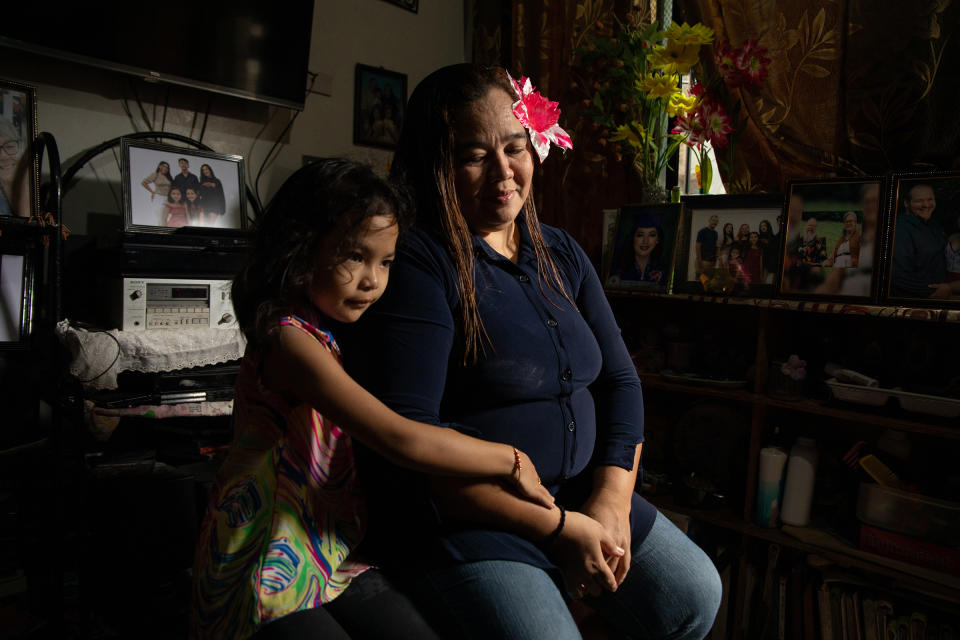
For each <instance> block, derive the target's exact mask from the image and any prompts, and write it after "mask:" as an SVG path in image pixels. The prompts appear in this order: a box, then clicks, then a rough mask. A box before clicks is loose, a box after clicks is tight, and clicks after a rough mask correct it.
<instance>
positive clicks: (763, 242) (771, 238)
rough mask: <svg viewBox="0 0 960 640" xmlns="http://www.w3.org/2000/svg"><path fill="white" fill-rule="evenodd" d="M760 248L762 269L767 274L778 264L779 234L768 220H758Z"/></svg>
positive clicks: (774, 270) (774, 269) (774, 271)
mask: <svg viewBox="0 0 960 640" xmlns="http://www.w3.org/2000/svg"><path fill="white" fill-rule="evenodd" d="M759 229H760V248H761V249H763V270H764V271H765V272H766V274H767V276H769V275H770V274H771V273H776V272H777V267H778V266H780V242H779V239H780V234H778V233H774V232H773V226H772V225H771V224H770V221H769V220H761V221H760V226H759Z"/></svg>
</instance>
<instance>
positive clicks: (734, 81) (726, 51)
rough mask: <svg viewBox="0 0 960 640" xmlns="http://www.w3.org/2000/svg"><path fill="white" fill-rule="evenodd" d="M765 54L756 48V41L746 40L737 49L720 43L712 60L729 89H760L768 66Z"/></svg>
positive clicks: (759, 48) (725, 43) (765, 52)
mask: <svg viewBox="0 0 960 640" xmlns="http://www.w3.org/2000/svg"><path fill="white" fill-rule="evenodd" d="M766 54H767V50H766V49H764V48H762V47H759V46H757V41H756V40H747V41H746V42H745V43H744V44H743V46H742V47H740V48H739V49H734V48H733V47H731V46H730V43H728V42H721V43H719V44H718V45H717V46H716V48H715V53H714V60H715V61H716V63H717V70H718V71H719V72H720V76H721V77H723V81H724V82H725V83H726V84H727V86H728V87H730V88H731V89H735V88H737V87H761V86H763V81H764V78H766V76H767V67H768V66H770V58H768V57H767V55H766Z"/></svg>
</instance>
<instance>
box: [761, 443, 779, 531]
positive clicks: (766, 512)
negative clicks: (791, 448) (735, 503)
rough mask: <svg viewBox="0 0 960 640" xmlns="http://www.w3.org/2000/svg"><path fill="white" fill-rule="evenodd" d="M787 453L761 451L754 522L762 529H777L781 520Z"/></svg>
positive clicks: (767, 448) (773, 450)
mask: <svg viewBox="0 0 960 640" xmlns="http://www.w3.org/2000/svg"><path fill="white" fill-rule="evenodd" d="M786 464H787V452H786V451H784V450H783V449H781V448H780V447H764V448H763V449H760V463H759V465H758V467H759V468H758V472H757V508H756V511H755V513H754V517H753V518H754V522H756V523H757V524H758V525H760V526H761V527H775V526H777V521H778V520H779V519H780V502H781V498H780V493H781V491H782V490H783V469H784V467H785V466H786Z"/></svg>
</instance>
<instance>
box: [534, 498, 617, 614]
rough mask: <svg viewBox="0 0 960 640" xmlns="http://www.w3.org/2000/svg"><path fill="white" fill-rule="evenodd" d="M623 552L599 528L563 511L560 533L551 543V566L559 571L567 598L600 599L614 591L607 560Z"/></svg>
mask: <svg viewBox="0 0 960 640" xmlns="http://www.w3.org/2000/svg"><path fill="white" fill-rule="evenodd" d="M625 553H627V552H626V550H625V549H624V548H622V547H618V546H617V543H616V541H615V540H614V537H613V536H612V535H610V533H609V532H608V531H607V530H606V529H605V528H604V526H603V525H602V524H600V523H599V522H597V521H596V520H594V519H593V518H591V517H589V516H586V515H584V514H582V513H578V512H576V511H567V515H566V521H565V523H564V525H563V530H562V531H560V535H559V537H558V538H557V540H556V542H554V545H553V550H552V553H551V554H550V555H551V556H552V557H553V560H554V562H556V563H557V566H558V567H560V570H561V571H563V577H564V579H565V580H566V582H567V588H568V589H569V590H570V593H571V595H573V596H576V597H583V596H584V595H586V594H590V595H595V596H596V595H600V594H601V593H602V592H603V590H604V589H606V590H607V591H616V590H617V585H618V583H617V580H616V578H615V576H614V574H613V572H612V571H611V570H610V567H609V566H608V564H607V560H606V558H607V557H621V556H623V555H624V554H625Z"/></svg>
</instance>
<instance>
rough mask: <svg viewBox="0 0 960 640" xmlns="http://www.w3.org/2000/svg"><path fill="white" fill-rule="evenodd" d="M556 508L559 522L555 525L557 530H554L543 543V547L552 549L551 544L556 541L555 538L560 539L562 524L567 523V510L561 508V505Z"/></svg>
mask: <svg viewBox="0 0 960 640" xmlns="http://www.w3.org/2000/svg"><path fill="white" fill-rule="evenodd" d="M557 508H558V509H560V522H559V523H557V528H556V529H554V530H553V531H552V532H551V533H550V535H549V536H547V539H546V540H545V541H544V542H543V546H544V547H548V548H549V547H552V546H553V543H554V542H556V541H557V538H559V537H560V532H561V531H563V524H564V523H565V522H566V521H567V510H566V509H564V508H563V505H560V504H558V505H557Z"/></svg>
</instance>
